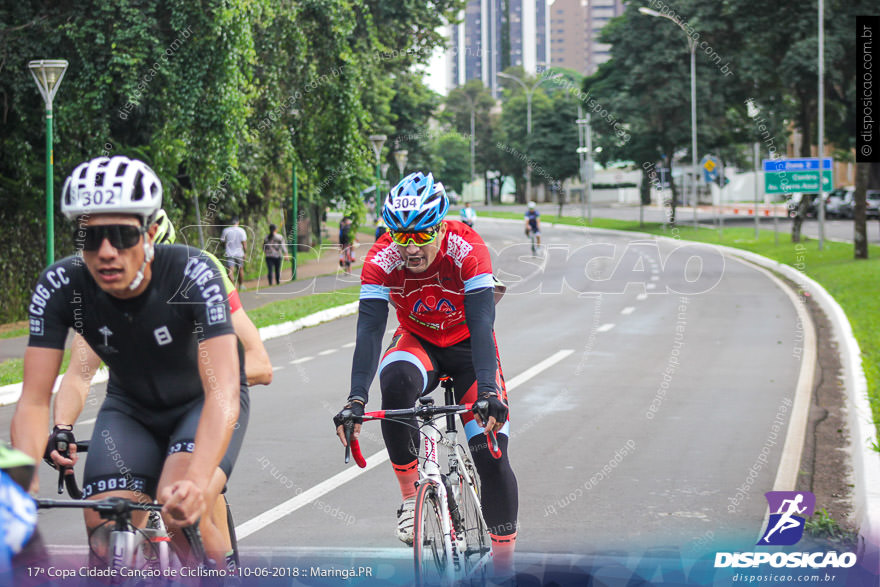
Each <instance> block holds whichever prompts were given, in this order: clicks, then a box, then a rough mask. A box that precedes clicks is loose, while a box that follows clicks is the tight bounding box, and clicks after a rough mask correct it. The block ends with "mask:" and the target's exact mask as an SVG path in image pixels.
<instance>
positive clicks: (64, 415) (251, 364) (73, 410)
mask: <svg viewBox="0 0 880 587" xmlns="http://www.w3.org/2000/svg"><path fill="white" fill-rule="evenodd" d="M154 223H155V226H156V233H155V234H154V235H153V242H154V244H157V245H162V244H174V242H175V240H176V231H175V230H174V225H173V224H172V223H171V220H170V219H169V218H168V214H167V213H166V212H165V210H164V209H160V210H159V212H158V213H157V215H156V220H155V222H154ZM203 253H204V254H205V255H206V256H207V257H208V258H209V259H211V261H212V262H213V263H214V269H215V270H216V272H217V273H218V274H219V275H220V276H221V277H222V278H223V283H224V286H225V290H226V295H227V296H228V300H229V309H230V311H231V312H232V326H233V328H234V329H235V334H236V336H237V337H238V339H239V341H240V342H241V344H242V347H243V348H244V358H245V372H246V375H247V382H248V385H268V384H269V383H271V382H272V363H271V361H270V360H269V355H268V353H267V352H266V347H265V346H263V341H262V340H261V339H260V332H259V330H257V327H256V326H254V323H253V322H252V321H251V319H250V318H249V317H248V315H247V313H246V312H245V311H244V308H243V307H242V305H241V299H240V298H239V296H238V291H237V290H236V289H235V286H234V285H233V284H232V282H231V281H230V280H229V278H228V277H227V275H226V272H225V271H223V267H222V266H221V265H220V261H219V260H218V259H217V258H216V257H215V256H214V255H212V254H211V253H209V252H207V251H203ZM70 348H71V361H70V365H69V366H68V368H67V371H66V372H65V373H64V376H63V377H62V378H61V383H60V385H59V386H58V393H57V394H55V404H54V410H53V421H54V423H55V432H53V434H52V435H51V436H50V442H49V444H48V446H47V447H46V453H47V454H46V456H47V462H49V464H51V465H52V466H53V467H57V466H62V467H73V466H74V465H75V464H76V461H77V455H76V439H75V438H74V435H73V425H74V424H75V423H76V421H77V419H78V418H79V415H80V413H81V412H82V409H83V407H84V406H85V402H86V398H87V397H88V394H89V387H90V386H91V382H92V378H93V377H94V375H95V373H96V372H97V370H98V367H100V365H101V358H100V357H99V356H98V355H97V353H95V351H93V350H92V347H90V346H89V344H88V343H87V342H86V341H85V339H84V338H83V337H82V336H81V335H80V334H79V333H78V332H77V333H75V334H74V335H73V340H72V341H71V344H70ZM58 431H69V434H62V435H61V436H60V438H59V433H58ZM58 440H62V441H64V444H65V445H66V446H69V447H70V448H69V450H70V456H69V458H68V457H65V456H63V455H62V454H60V453H59V452H58V451H57V450H56V446H54V444H55V442H57V441H58ZM215 475H223V472H222V470H220V469H219V468H218V469H217V471H215ZM213 519H214V521H215V523H216V524H217V525H218V526H219V527H220V530H221V533H222V534H223V535H224V536H227V538H225V539H224V542H226V544H225V546H224V548H225V549H226V566H227V568H229V567H230V565H234V560H235V556H234V553H233V552H232V542H231V540H229V539H228V530H227V529H226V528H225V526H226V504H225V502H224V501H223V500H221V499H218V500H217V502H216V506H215V511H214V512H213Z"/></svg>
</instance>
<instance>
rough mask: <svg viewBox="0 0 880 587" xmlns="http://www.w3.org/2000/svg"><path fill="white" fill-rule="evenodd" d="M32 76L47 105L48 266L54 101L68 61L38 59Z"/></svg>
mask: <svg viewBox="0 0 880 587" xmlns="http://www.w3.org/2000/svg"><path fill="white" fill-rule="evenodd" d="M28 67H29V68H30V70H31V75H33V76H34V81H35V82H37V88H38V89H39V90H40V94H41V95H42V96H43V101H44V102H45V103H46V265H51V264H52V263H54V262H55V215H54V201H55V195H54V176H53V173H52V171H53V163H54V153H53V149H52V100H53V99H54V98H55V93H56V92H58V87H59V86H60V85H61V80H62V79H63V78H64V72H65V71H67V61H65V60H64V59H38V60H36V61H31V62H29V63H28Z"/></svg>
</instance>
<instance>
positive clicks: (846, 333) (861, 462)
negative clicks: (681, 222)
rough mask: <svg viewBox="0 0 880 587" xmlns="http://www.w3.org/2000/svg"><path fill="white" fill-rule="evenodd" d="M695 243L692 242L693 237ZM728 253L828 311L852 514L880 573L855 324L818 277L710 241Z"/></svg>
mask: <svg viewBox="0 0 880 587" xmlns="http://www.w3.org/2000/svg"><path fill="white" fill-rule="evenodd" d="M689 242H693V241H689ZM711 246H716V247H718V248H720V249H722V250H723V251H724V252H726V253H727V254H729V255H732V256H735V257H740V258H743V259H746V260H748V261H750V262H753V263H755V264H757V265H760V266H763V267H766V268H767V269H772V270H774V271H778V272H779V273H781V274H783V275H784V276H785V277H787V278H788V279H790V280H792V281H793V282H795V283H796V284H798V285H799V286H800V287H801V288H803V290H804V291H805V292H807V293H808V294H809V295H810V296H812V298H813V299H814V300H816V302H817V303H818V304H819V306H820V307H821V308H822V310H823V311H824V312H825V314H826V315H827V316H828V318H829V320H830V322H831V325H832V330H833V333H834V338H835V339H836V340H837V342H838V352H839V353H840V357H841V364H842V365H843V376H844V382H845V387H846V393H847V399H848V400H849V405H848V406H847V410H846V411H847V425H848V426H849V430H850V434H851V435H852V442H851V444H850V448H849V450H848V451H847V452H849V454H850V458H851V459H852V464H853V481H854V488H853V489H854V491H853V493H854V500H853V501H854V504H853V505H854V506H855V512H854V517H855V520H856V523H857V524H858V526H859V548H858V550H859V557H860V558H861V559H862V566H864V567H865V568H867V569H869V570H870V571H871V572H872V573H874V574H875V575H877V574H880V454H878V453H877V452H876V451H874V450H873V449H872V448H871V446H872V444H876V443H877V438H876V435H875V428H874V421H873V417H872V414H871V406H870V403H869V402H868V381H867V379H866V378H865V372H864V371H863V370H862V364H861V350H860V349H859V343H858V341H857V340H856V338H855V336H854V335H853V332H852V326H851V325H850V323H849V320H848V319H847V317H846V314H845V313H844V311H843V308H841V307H840V304H838V303H837V301H836V300H835V299H834V298H833V297H832V296H831V294H829V293H828V291H827V290H826V289H825V288H824V287H822V286H821V285H820V284H819V283H818V282H816V281H815V280H814V279H812V278H810V277H808V276H807V275H805V274H803V273H801V272H800V271H798V270H797V269H795V268H794V267H791V266H790V265H786V264H784V263H780V262H778V261H774V260H772V259H768V258H767V257H764V256H762V255H758V254H757V253H752V252H750V251H743V250H741V249H734V248H732V247H727V246H724V245H711Z"/></svg>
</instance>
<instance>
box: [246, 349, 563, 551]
mask: <svg viewBox="0 0 880 587" xmlns="http://www.w3.org/2000/svg"><path fill="white" fill-rule="evenodd" d="M572 353H574V349H563V350H561V351H557V352H556V353H554V354H552V355H550V356H549V357H547V358H546V359H544V360H543V361H541V362H540V363H537V364H536V365H533V366H532V367H529V368H528V369H526V370H525V371H523V372H522V373H520V374H519V375H517V376H516V377H514V378H512V379H510V380H509V381H508V382H507V390H508V391H513V389H515V388H516V387H518V386H520V385H522V384H523V383H525V382H526V381H528V380H529V379H531V378H533V377H535V376H536V375H538V374H540V373H541V372H543V371H545V370H547V369H549V368H550V367H552V366H553V365H555V364H556V363H558V362H560V361H562V360H563V359H565V358H566V357H568V356H569V355H571V354H572ZM387 460H388V451H387V450H385V449H382V450H380V451H379V452H377V453H375V454H373V455H371V456H369V457H367V466H366V468H364V469H360V468H358V467H356V466H349V467H348V468H347V469H344V470H343V471H341V472H339V473H337V474H336V475H333V476H332V477H330V478H329V479H327V480H325V481H322V482H321V483H318V484H317V485H315V486H314V487H311V488H310V489H307V490H306V491H304V492H303V493H301V494H299V495H297V496H296V497H293V498H291V499H289V500H287V501H285V502H284V503H281V504H279V505H277V506H275V507H274V508H272V509H270V510H267V511H265V512H263V513H262V514H260V515H258V516H256V517H254V518H251V519H250V520H248V521H246V522H244V523H242V524H240V525H238V526H236V527H235V535H236V536H237V537H238V540H243V539H244V538H247V537H248V536H250V535H251V534H253V533H255V532H258V531H259V530H262V529H263V528H265V527H266V526H268V525H269V524H271V523H272V522H277V521H278V520H280V519H281V518H283V517H284V516H286V515H288V514H291V513H293V512H295V511H296V510H298V509H300V508H301V507H303V506H305V505H308V504H309V503H311V502H312V501H314V500H316V499H318V498H319V497H321V496H322V495H325V494H327V493H329V492H331V491H333V490H334V489H336V488H338V487H340V486H342V485H344V484H345V483H348V482H349V481H351V480H352V479H355V478H356V477H360V476H361V475H363V474H364V473H366V472H367V471H369V470H370V469H373V468H375V467H376V466H378V465H380V464H382V463H384V462H385V461H387Z"/></svg>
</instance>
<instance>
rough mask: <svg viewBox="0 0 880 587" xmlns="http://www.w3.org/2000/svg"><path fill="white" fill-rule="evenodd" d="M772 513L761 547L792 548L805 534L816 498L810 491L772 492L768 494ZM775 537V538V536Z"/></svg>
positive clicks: (760, 542)
mask: <svg viewBox="0 0 880 587" xmlns="http://www.w3.org/2000/svg"><path fill="white" fill-rule="evenodd" d="M766 497H767V503H768V504H769V506H770V511H771V512H775V513H771V514H770V517H769V519H768V521H767V530H766V532H765V533H764V535H763V536H762V537H761V540H759V541H758V544H760V545H768V544H772V545H777V546H790V545H792V544H795V543H797V542H798V541H799V540H800V539H801V537H802V536H803V534H804V525H805V523H806V518H808V517H809V516H811V515H812V514H813V510H814V509H815V507H816V497H815V496H814V495H813V494H812V493H810V492H808V491H770V492H768V493H766ZM774 535H775V536H774Z"/></svg>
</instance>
